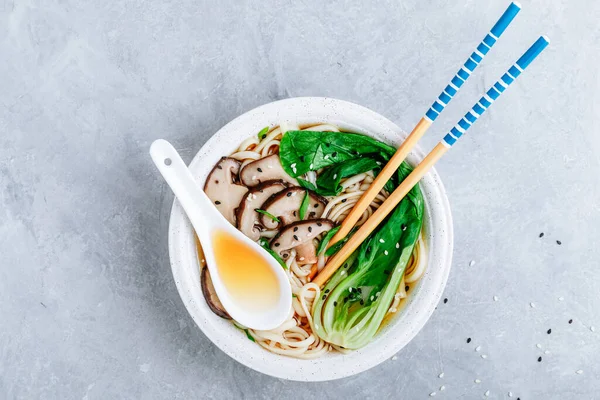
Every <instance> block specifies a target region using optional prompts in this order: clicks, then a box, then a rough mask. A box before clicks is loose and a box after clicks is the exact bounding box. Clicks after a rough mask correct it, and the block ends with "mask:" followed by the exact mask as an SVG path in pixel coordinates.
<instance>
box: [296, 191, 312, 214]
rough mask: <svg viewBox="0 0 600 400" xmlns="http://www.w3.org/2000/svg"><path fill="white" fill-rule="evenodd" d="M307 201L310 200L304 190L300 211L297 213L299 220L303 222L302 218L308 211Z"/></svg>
mask: <svg viewBox="0 0 600 400" xmlns="http://www.w3.org/2000/svg"><path fill="white" fill-rule="evenodd" d="M309 199H310V196H309V194H308V190H306V191H304V198H303V199H302V203H300V210H299V211H298V214H299V216H300V220H303V219H304V216H305V215H306V210H307V209H308V203H309Z"/></svg>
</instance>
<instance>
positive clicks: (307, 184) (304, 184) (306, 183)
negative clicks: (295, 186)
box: [296, 178, 317, 192]
mask: <svg viewBox="0 0 600 400" xmlns="http://www.w3.org/2000/svg"><path fill="white" fill-rule="evenodd" d="M296 180H297V181H298V183H299V184H300V186H302V187H303V188H304V189H308V190H312V191H313V192H316V191H317V187H316V186H315V185H313V184H312V183H310V182H309V181H305V180H304V179H302V178H296Z"/></svg>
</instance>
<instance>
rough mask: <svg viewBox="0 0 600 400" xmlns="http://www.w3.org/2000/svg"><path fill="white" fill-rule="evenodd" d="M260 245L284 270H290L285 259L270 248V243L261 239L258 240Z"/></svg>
mask: <svg viewBox="0 0 600 400" xmlns="http://www.w3.org/2000/svg"><path fill="white" fill-rule="evenodd" d="M258 244H260V246H261V247H262V248H263V249H265V250H266V251H267V253H269V254H270V255H271V256H273V258H274V259H276V260H277V262H278V263H279V264H280V265H281V266H282V267H283V269H288V266H287V264H286V263H285V261H283V258H281V256H280V255H279V254H277V253H276V252H274V251H273V250H272V249H271V247H269V241H268V240H267V239H265V238H260V239H259V240H258Z"/></svg>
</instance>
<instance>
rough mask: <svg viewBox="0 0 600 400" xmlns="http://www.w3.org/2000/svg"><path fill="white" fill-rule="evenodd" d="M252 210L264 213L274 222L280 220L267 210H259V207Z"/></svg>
mask: <svg viewBox="0 0 600 400" xmlns="http://www.w3.org/2000/svg"><path fill="white" fill-rule="evenodd" d="M254 211H256V212H257V213H260V214H263V215H266V216H267V217H269V218H271V219H272V220H273V221H275V222H281V220H280V219H279V218H277V217H276V216H274V215H273V214H271V213H270V212H267V211H265V210H261V209H260V208H255V209H254Z"/></svg>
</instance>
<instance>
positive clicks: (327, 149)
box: [199, 124, 427, 359]
mask: <svg viewBox="0 0 600 400" xmlns="http://www.w3.org/2000/svg"><path fill="white" fill-rule="evenodd" d="M394 150H395V149H394V148H392V147H390V146H388V145H387V144H385V143H382V142H379V141H377V140H376V139H373V138H370V137H367V136H364V135H361V134H357V133H350V132H340V130H339V129H338V127H336V126H334V125H331V124H317V125H309V126H289V125H288V126H275V127H267V128H265V129H263V130H262V131H260V132H258V134H255V135H253V136H252V137H250V138H248V139H246V140H244V141H243V142H242V143H241V144H240V145H239V147H238V148H237V150H236V151H235V152H233V153H232V154H229V155H224V157H223V158H222V159H221V160H220V161H219V162H218V163H217V164H216V165H215V166H214V168H213V170H212V172H211V173H210V175H209V176H208V178H207V179H206V182H205V187H204V189H205V192H206V193H207V195H208V196H209V197H210V198H211V200H212V201H213V202H214V204H215V206H216V207H217V209H219V211H220V212H221V213H222V214H223V215H224V216H225V218H227V219H228V220H229V222H230V223H232V224H234V225H235V226H236V227H237V228H238V229H240V230H241V231H242V232H243V233H244V234H246V235H247V236H249V237H250V238H252V239H253V240H255V241H257V242H258V243H259V244H260V245H261V246H263V247H264V248H265V249H267V250H268V251H269V252H270V253H271V254H272V255H273V257H275V258H276V259H277V260H278V261H279V262H280V263H281V265H282V268H285V270H286V272H287V274H288V277H289V280H290V283H291V287H292V292H293V301H292V309H291V310H290V314H289V318H288V320H287V321H286V322H285V323H283V324H282V325H281V326H280V327H278V328H276V329H273V330H269V331H256V330H251V329H246V328H245V327H243V326H240V325H239V324H237V323H236V322H235V321H233V322H232V323H233V324H235V325H236V326H237V327H238V328H240V329H241V330H243V331H245V334H246V335H247V336H248V338H250V339H251V340H252V341H254V342H256V343H257V344H258V345H259V346H261V347H263V348H264V349H266V350H267V351H270V352H272V353H276V354H280V355H285V356H290V357H296V358H304V359H313V358H318V357H320V356H322V355H324V354H326V353H328V352H348V351H351V350H355V349H359V348H361V347H363V346H365V345H366V344H367V343H369V342H370V341H371V340H372V339H373V337H374V336H375V335H376V334H377V332H378V331H379V329H380V328H381V327H382V326H383V325H384V324H386V323H388V322H389V321H390V319H391V318H393V316H394V315H396V314H398V313H399V311H400V310H401V307H402V304H403V300H404V299H406V297H407V295H408V293H407V292H409V291H410V289H411V288H413V287H415V286H416V284H417V283H418V281H419V279H420V278H421V277H422V276H423V274H424V272H425V270H426V266H427V252H426V248H425V240H424V235H423V229H422V227H423V214H424V204H423V198H422V194H421V192H420V189H419V186H418V185H417V186H416V187H415V188H413V190H411V192H410V193H409V195H408V196H407V198H405V199H404V200H403V201H402V202H401V203H400V204H399V205H398V206H397V207H396V209H395V210H394V212H393V213H392V214H391V215H390V216H389V217H388V218H387V219H386V220H385V221H384V222H382V223H381V225H380V226H379V227H378V228H377V229H376V230H375V231H374V232H373V233H372V234H371V236H370V237H369V238H368V239H367V240H366V241H365V243H363V245H362V246H361V247H360V248H359V249H357V250H356V251H355V253H354V254H353V255H352V256H351V257H350V258H349V260H348V261H346V263H345V264H344V266H343V267H342V268H340V270H339V271H338V272H337V273H336V274H335V275H334V276H333V277H332V278H331V279H330V280H329V281H328V282H327V284H326V285H325V286H324V287H323V288H322V289H321V288H319V286H317V285H316V284H314V283H312V282H311V280H312V279H313V278H314V277H315V276H316V275H317V274H318V273H319V271H320V270H321V269H322V268H323V267H324V266H325V263H326V261H327V259H328V257H330V256H331V255H333V254H334V253H335V251H336V250H338V249H339V246H340V245H341V244H343V241H342V242H340V243H338V244H337V245H335V244H334V245H333V246H328V241H329V240H330V239H331V237H332V236H333V234H334V233H335V229H336V227H337V226H338V225H339V224H340V223H341V222H342V221H343V220H344V218H345V217H346V216H347V215H348V213H349V212H350V210H351V209H352V207H353V206H354V205H355V204H356V202H357V201H358V199H359V198H360V197H361V195H362V194H363V193H364V192H365V191H366V190H367V189H368V188H369V186H370V185H371V183H372V182H373V180H374V179H375V177H376V175H377V173H378V172H379V170H380V169H381V166H382V165H384V164H385V162H386V161H387V159H389V157H390V156H391V154H393V152H394ZM409 172H410V167H409V166H408V165H407V164H403V166H402V167H401V168H400V169H399V171H398V173H397V175H396V176H394V178H392V179H391V180H390V182H388V183H387V184H386V185H385V187H384V189H382V190H381V192H380V193H379V194H378V195H377V196H376V198H375V199H374V201H373V202H372V203H371V204H370V205H369V207H368V208H367V209H366V210H365V212H364V214H363V215H362V217H361V219H360V220H359V221H358V223H357V226H360V225H362V224H363V223H364V222H365V221H366V220H367V219H368V218H369V217H370V216H371V214H372V213H373V212H374V210H376V209H377V208H378V207H379V205H380V204H381V203H382V202H383V201H385V199H386V198H387V196H388V194H389V192H390V191H392V190H393V189H394V188H395V186H397V185H398V183H399V182H400V181H401V180H402V179H403V177H405V176H406V175H407V174H408V173H409ZM351 234H352V233H351ZM199 259H200V260H202V256H201V254H199ZM238 264H239V265H238V266H237V268H239V269H240V273H239V276H240V277H242V276H247V275H248V273H249V271H248V268H249V266H248V265H244V263H243V261H242V260H240V261H239V262H238ZM201 276H202V291H203V294H204V297H205V299H206V301H207V303H208V305H209V307H210V309H211V310H212V311H213V312H215V314H217V315H219V316H220V317H222V318H229V316H228V315H227V313H226V311H225V310H224V309H223V308H222V306H221V305H220V302H219V301H218V298H217V297H216V294H215V293H214V290H212V289H211V284H210V276H209V274H208V270H207V269H206V268H203V270H202V274H201Z"/></svg>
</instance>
